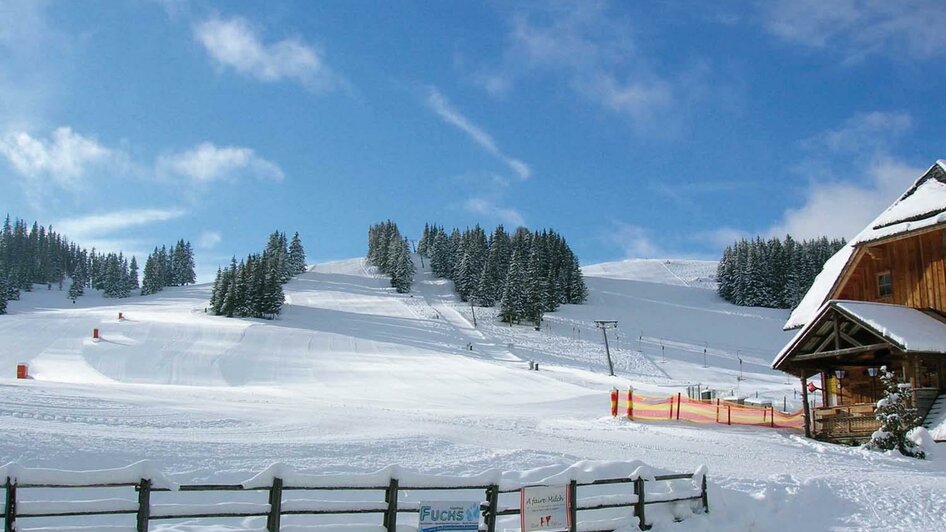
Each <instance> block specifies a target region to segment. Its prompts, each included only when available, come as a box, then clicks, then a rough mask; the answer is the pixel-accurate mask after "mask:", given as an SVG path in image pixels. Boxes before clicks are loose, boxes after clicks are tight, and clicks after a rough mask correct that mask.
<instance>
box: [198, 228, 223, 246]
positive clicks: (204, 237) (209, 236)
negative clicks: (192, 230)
mask: <svg viewBox="0 0 946 532" xmlns="http://www.w3.org/2000/svg"><path fill="white" fill-rule="evenodd" d="M222 240H223V237H222V236H220V233H219V232H218V231H204V232H202V233H201V234H200V238H199V239H198V240H197V245H199V246H200V247H201V248H203V249H213V248H215V247H217V244H219V243H220V242H221V241H222Z"/></svg>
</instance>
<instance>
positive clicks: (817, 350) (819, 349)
mask: <svg viewBox="0 0 946 532" xmlns="http://www.w3.org/2000/svg"><path fill="white" fill-rule="evenodd" d="M834 338H835V334H834V333H831V334H829V335H828V336H826V337H825V339H824V340H822V341H821V343H820V344H818V347H816V348H815V350H814V352H815V353H820V352H822V351H824V350H825V348H826V347H828V344H829V343H831V341H832V340H834Z"/></svg>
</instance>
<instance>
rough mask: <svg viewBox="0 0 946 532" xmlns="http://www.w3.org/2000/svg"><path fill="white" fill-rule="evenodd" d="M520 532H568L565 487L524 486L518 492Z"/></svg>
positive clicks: (567, 501) (566, 493)
mask: <svg viewBox="0 0 946 532" xmlns="http://www.w3.org/2000/svg"><path fill="white" fill-rule="evenodd" d="M519 499H520V501H519V502H520V506H519V507H520V508H521V509H522V512H521V520H520V528H522V532H538V531H542V532H565V531H567V530H568V527H569V524H570V523H569V522H568V507H569V505H570V504H571V501H569V500H568V488H567V486H526V487H524V488H522V491H520V492H519Z"/></svg>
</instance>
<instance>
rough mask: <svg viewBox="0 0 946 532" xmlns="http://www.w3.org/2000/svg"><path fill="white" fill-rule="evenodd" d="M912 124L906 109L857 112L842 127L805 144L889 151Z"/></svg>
mask: <svg viewBox="0 0 946 532" xmlns="http://www.w3.org/2000/svg"><path fill="white" fill-rule="evenodd" d="M912 125H913V119H912V117H911V116H910V114H909V113H906V112H880V111H874V112H871V113H858V114H856V115H854V116H853V117H851V118H849V119H847V120H846V121H845V122H844V124H843V125H842V126H841V127H840V128H838V129H832V130H828V131H826V132H824V133H822V134H820V135H816V136H814V137H812V138H810V139H808V140H806V141H804V143H803V144H804V145H805V146H806V147H808V148H809V149H819V148H826V149H828V150H830V151H833V152H841V153H855V154H856V153H865V152H871V151H877V150H886V149H887V148H888V146H890V144H891V143H893V142H894V141H895V140H896V139H897V138H898V137H900V136H901V135H903V134H904V133H906V132H907V131H908V130H909V129H910V127H911V126H912Z"/></svg>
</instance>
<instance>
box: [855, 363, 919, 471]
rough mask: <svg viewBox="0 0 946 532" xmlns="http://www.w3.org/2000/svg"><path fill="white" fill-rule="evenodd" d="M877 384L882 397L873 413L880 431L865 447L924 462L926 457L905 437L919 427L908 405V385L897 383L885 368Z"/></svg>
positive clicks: (881, 371) (881, 369)
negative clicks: (881, 390)
mask: <svg viewBox="0 0 946 532" xmlns="http://www.w3.org/2000/svg"><path fill="white" fill-rule="evenodd" d="M880 382H881V383H882V384H883V387H884V397H883V398H882V399H881V400H880V401H877V409H876V411H875V412H874V413H875V415H876V416H877V420H878V421H880V428H879V429H877V430H876V431H875V432H874V434H873V435H871V439H870V441H869V442H868V443H867V447H868V448H870V449H879V450H883V451H890V450H894V449H896V450H898V451H900V454H902V455H904V456H912V457H915V458H925V456H926V453H924V452H923V450H922V449H918V448H917V446H916V443H914V442H913V440H911V439H910V438H908V437H907V433H909V432H910V431H911V430H913V429H914V428H916V427H918V426H919V425H920V417H919V416H918V415H917V413H916V409H915V408H912V407H911V406H910V404H909V399H908V398H909V397H910V384H909V383H899V382H897V376H896V375H895V374H894V373H893V372H892V371H887V367H886V366H883V367H881V368H880Z"/></svg>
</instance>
